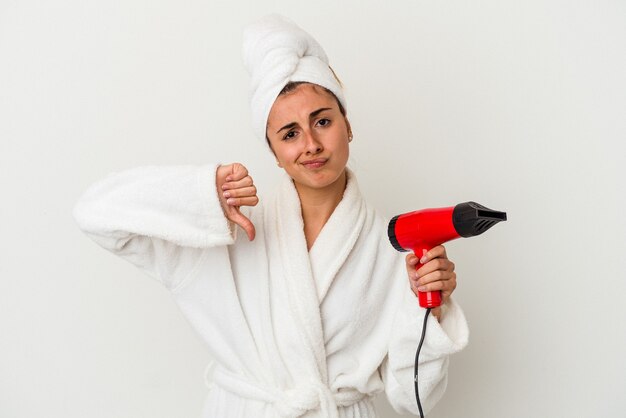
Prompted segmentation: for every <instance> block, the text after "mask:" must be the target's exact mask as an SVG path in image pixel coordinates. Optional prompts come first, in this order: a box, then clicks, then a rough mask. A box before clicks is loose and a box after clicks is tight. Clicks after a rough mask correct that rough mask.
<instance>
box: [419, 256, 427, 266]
mask: <svg viewBox="0 0 626 418" xmlns="http://www.w3.org/2000/svg"><path fill="white" fill-rule="evenodd" d="M427 261H428V256H426V255H425V256H423V257H422V258H420V264H424V263H425V262H427Z"/></svg>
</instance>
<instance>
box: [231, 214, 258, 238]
mask: <svg viewBox="0 0 626 418" xmlns="http://www.w3.org/2000/svg"><path fill="white" fill-rule="evenodd" d="M228 219H230V220H231V221H233V222H234V223H236V224H237V225H239V226H240V227H241V228H242V229H243V230H244V231H246V234H247V235H248V239H249V240H250V241H252V240H254V237H255V235H256V230H255V228H254V224H253V223H252V221H250V219H248V218H246V216H245V215H244V214H242V213H241V212H240V211H239V209H236V208H233V210H232V213H231V214H229V216H228Z"/></svg>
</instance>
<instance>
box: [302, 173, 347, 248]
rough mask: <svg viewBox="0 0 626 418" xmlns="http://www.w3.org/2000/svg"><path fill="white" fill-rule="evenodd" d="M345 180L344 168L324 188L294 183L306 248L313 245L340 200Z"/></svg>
mask: <svg viewBox="0 0 626 418" xmlns="http://www.w3.org/2000/svg"><path fill="white" fill-rule="evenodd" d="M347 181H348V177H347V174H346V171H345V170H344V172H343V174H342V175H341V176H340V177H339V179H337V181H336V182H334V183H333V184H331V185H329V186H328V187H326V188H324V189H310V188H305V187H302V186H299V185H298V184H296V185H295V186H296V190H297V191H298V196H299V198H300V207H301V209H302V220H303V222H304V236H305V238H306V244H307V249H308V250H310V249H311V247H313V243H314V242H315V239H316V238H317V236H318V235H319V233H320V231H321V230H322V228H323V227H324V225H325V224H326V222H327V221H328V219H330V217H331V215H332V214H333V212H334V211H335V208H336V207H337V205H339V202H341V199H342V198H343V193H344V191H345V189H346V185H347Z"/></svg>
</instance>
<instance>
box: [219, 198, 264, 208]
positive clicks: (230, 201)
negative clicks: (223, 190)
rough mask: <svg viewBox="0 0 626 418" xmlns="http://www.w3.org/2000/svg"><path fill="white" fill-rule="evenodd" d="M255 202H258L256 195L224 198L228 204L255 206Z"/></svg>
mask: <svg viewBox="0 0 626 418" xmlns="http://www.w3.org/2000/svg"><path fill="white" fill-rule="evenodd" d="M257 203H259V198H258V197H257V196H247V197H229V198H228V199H226V204H227V205H228V206H237V207H239V206H256V205H257Z"/></svg>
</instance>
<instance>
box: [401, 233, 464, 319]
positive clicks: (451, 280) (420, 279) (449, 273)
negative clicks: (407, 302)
mask: <svg viewBox="0 0 626 418" xmlns="http://www.w3.org/2000/svg"><path fill="white" fill-rule="evenodd" d="M420 262H421V264H422V265H421V266H419V268H418V269H417V271H416V270H415V267H416V266H417V265H418V264H419V263H420ZM406 269H407V272H408V274H409V281H410V283H411V289H412V290H413V293H415V296H417V293H418V291H419V292H433V291H436V290H441V296H442V299H443V303H446V302H447V301H448V299H450V295H451V294H452V292H454V289H456V273H455V272H454V263H453V262H452V261H450V260H448V255H447V254H446V249H445V247H444V246H443V245H438V246H437V247H434V248H433V249H431V250H430V251H428V252H427V253H425V254H424V255H423V256H422V258H421V260H420V259H418V258H417V256H416V255H415V254H413V253H410V254H409V255H407V256H406ZM416 303H417V301H416ZM431 314H432V315H433V316H435V317H436V318H437V319H440V317H441V308H440V307H437V308H433V309H432V311H431Z"/></svg>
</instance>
